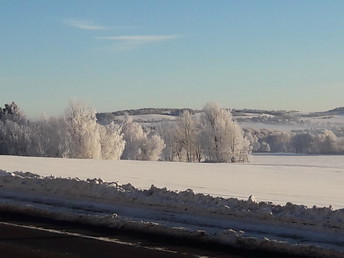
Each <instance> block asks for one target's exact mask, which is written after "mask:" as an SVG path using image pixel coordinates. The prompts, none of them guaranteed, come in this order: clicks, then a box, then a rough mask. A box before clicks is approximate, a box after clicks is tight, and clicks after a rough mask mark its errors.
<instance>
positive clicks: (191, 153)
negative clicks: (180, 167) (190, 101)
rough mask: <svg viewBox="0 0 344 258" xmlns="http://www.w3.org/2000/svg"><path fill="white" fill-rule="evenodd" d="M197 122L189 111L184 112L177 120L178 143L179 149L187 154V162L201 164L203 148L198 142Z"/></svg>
mask: <svg viewBox="0 0 344 258" xmlns="http://www.w3.org/2000/svg"><path fill="white" fill-rule="evenodd" d="M198 130H199V128H197V121H195V120H194V119H193V118H192V116H191V114H190V112H189V111H184V112H183V114H182V115H181V116H180V117H179V118H178V119H177V127H176V133H177V143H178V144H179V145H180V146H179V149H180V150H183V152H184V153H185V156H186V157H185V160H186V161H188V162H195V161H198V162H200V161H201V159H202V155H201V147H200V144H199V141H198V133H199V132H198Z"/></svg>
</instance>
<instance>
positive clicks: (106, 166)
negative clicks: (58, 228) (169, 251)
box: [0, 155, 344, 208]
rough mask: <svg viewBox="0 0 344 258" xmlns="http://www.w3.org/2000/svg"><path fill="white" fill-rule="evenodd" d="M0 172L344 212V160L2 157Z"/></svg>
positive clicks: (297, 158) (332, 158) (299, 158)
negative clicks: (252, 198) (212, 161)
mask: <svg viewBox="0 0 344 258" xmlns="http://www.w3.org/2000/svg"><path fill="white" fill-rule="evenodd" d="M0 169H4V170H7V171H29V172H32V173H36V174H39V175H42V176H50V175H53V176H56V177H78V178H80V179H84V180H86V179H87V178H95V177H96V178H102V179H103V180H104V181H107V182H114V181H118V182H120V183H122V184H127V183H131V184H133V185H134V186H135V187H137V188H140V189H148V188H149V187H150V186H151V185H152V184H153V185H155V186H157V187H160V188H163V187H167V188H168V189H170V190H178V191H184V190H186V189H189V188H190V189H192V190H193V191H194V192H196V193H205V194H210V195H212V196H222V197H236V198H240V199H247V198H248V197H249V196H250V195H252V194H253V195H254V196H255V198H256V199H257V200H258V201H271V202H274V203H276V204H285V203H286V202H292V203H296V204H303V205H307V206H310V207H312V206H313V205H317V206H329V205H332V207H334V208H344V200H343V199H342V196H343V195H344V189H343V187H342V182H344V156H297V155H289V156H287V155H254V156H252V157H251V159H250V162H249V163H240V164H228V163H223V164H206V163H181V162H150V161H125V160H120V161H112V160H79V159H57V158H30V157H11V156H0Z"/></svg>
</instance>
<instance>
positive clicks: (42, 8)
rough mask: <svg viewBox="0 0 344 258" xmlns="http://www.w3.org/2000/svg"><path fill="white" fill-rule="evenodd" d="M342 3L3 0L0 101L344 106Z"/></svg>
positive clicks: (24, 104)
mask: <svg viewBox="0 0 344 258" xmlns="http://www.w3.org/2000/svg"><path fill="white" fill-rule="evenodd" d="M343 10H344V1H341V0H338V1H335V0H331V1H325V0H324V1H317V0H308V1H306V0H295V1H293V0H285V1H282V0H281V1H278V0H271V1H265V0H259V1H258V0H256V1H248V0H247V1H239V0H222V1H221V0H207V1H206V0H144V1H142V0H136V1H134V0H123V1H119V0H109V1H105V0H97V1H91V0H90V1H77V0H72V1H71V0H67V1H65V0H56V1H53V0H48V1H45V0H41V1H40V0H31V1H26V0H22V1H16V0H0V13H1V15H0V35H1V36H0V85H1V89H2V93H1V94H0V104H1V103H2V104H1V105H3V104H5V103H8V102H11V101H15V102H17V103H18V105H19V106H21V108H22V110H23V111H24V113H25V114H26V115H27V116H29V117H38V116H39V115H41V114H43V113H45V114H48V115H56V114H61V113H62V112H63V111H64V108H65V107H66V106H67V104H68V101H69V100H71V99H72V100H73V99H78V100H83V101H86V102H87V103H89V104H90V105H92V106H93V107H95V109H96V110H97V111H99V112H106V111H116V110H121V109H132V108H143V107H190V108H202V107H203V105H204V104H205V103H206V102H208V101H215V102H218V103H219V104H220V105H221V106H225V107H229V108H257V109H287V110H291V109H294V110H301V111H321V110H327V109H331V108H335V107H338V106H344V101H343V96H344V47H343V46H344V15H343Z"/></svg>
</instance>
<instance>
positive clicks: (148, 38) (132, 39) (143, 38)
mask: <svg viewBox="0 0 344 258" xmlns="http://www.w3.org/2000/svg"><path fill="white" fill-rule="evenodd" d="M179 37H180V35H136V36H113V37H111V36H108V37H95V38H94V39H99V40H112V41H117V42H121V43H124V44H127V45H142V44H148V43H154V42H161V41H166V40H172V39H176V38H179Z"/></svg>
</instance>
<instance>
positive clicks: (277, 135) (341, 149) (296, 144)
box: [245, 129, 344, 154]
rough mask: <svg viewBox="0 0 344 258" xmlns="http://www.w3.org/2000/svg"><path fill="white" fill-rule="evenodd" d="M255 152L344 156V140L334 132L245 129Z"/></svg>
mask: <svg viewBox="0 0 344 258" xmlns="http://www.w3.org/2000/svg"><path fill="white" fill-rule="evenodd" d="M245 136H246V137H247V139H249V141H250V142H251V145H252V148H253V149H252V150H253V152H273V153H299V154H343V153H344V138H343V137H338V136H337V135H336V134H335V133H334V132H333V131H332V130H314V131H299V132H282V131H271V130H268V129H260V130H255V129H245Z"/></svg>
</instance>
